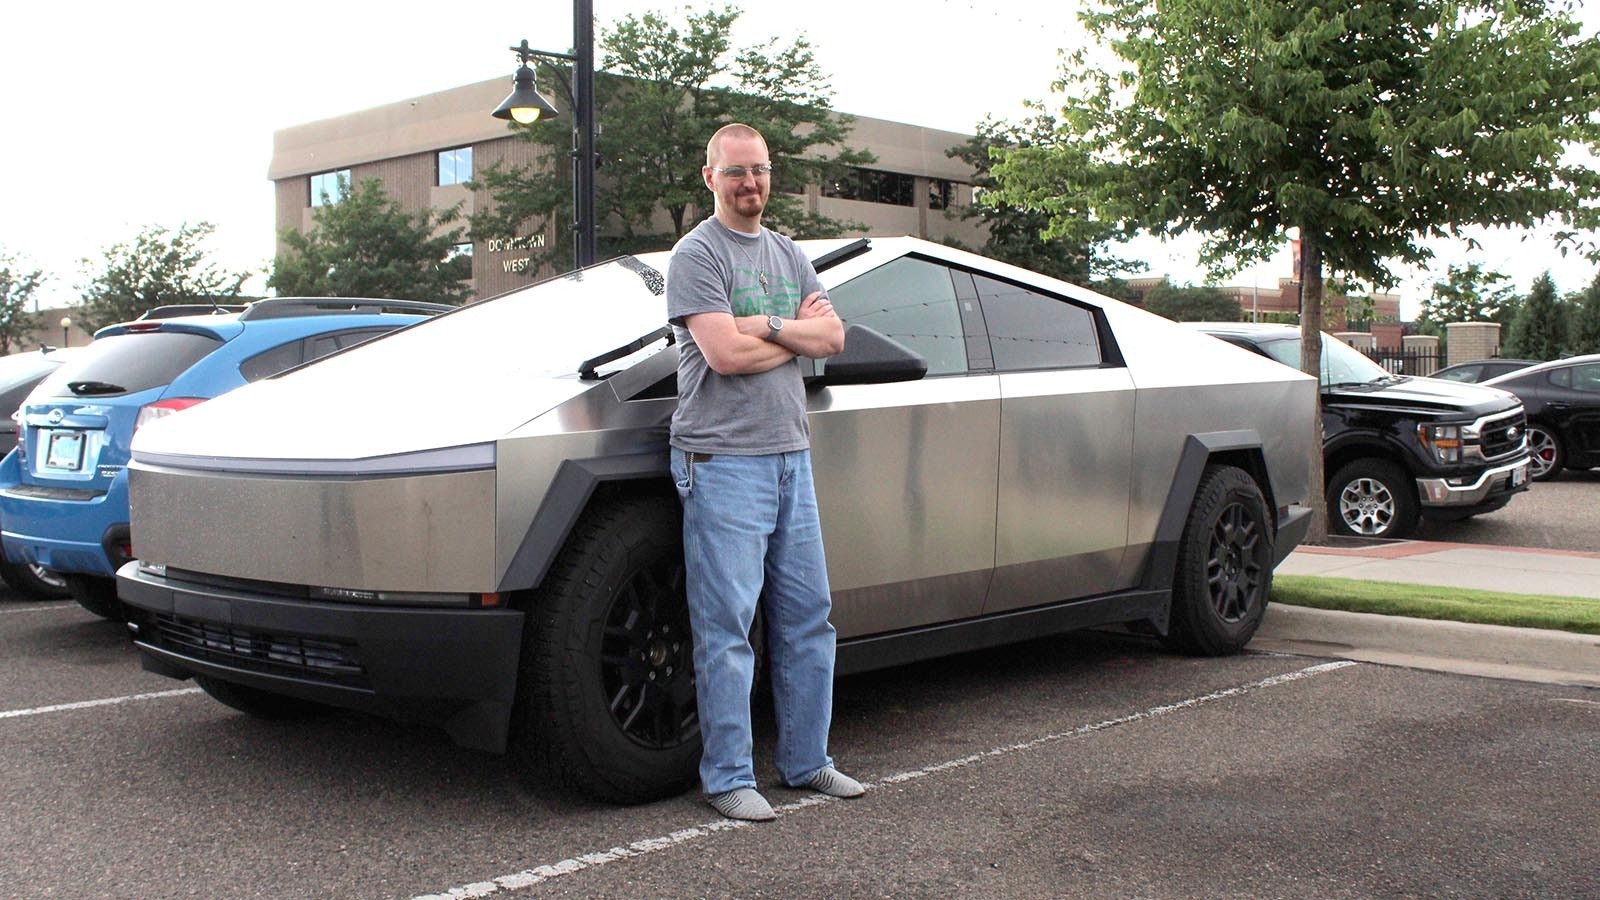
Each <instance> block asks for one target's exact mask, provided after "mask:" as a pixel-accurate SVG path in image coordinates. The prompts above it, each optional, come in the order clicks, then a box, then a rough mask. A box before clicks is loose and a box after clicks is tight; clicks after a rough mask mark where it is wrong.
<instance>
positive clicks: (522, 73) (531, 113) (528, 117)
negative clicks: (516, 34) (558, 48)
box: [494, 41, 556, 125]
mask: <svg viewBox="0 0 1600 900" xmlns="http://www.w3.org/2000/svg"><path fill="white" fill-rule="evenodd" d="M511 51H512V52H513V53H515V54H517V57H518V59H520V60H521V61H522V65H521V66H519V67H518V68H517V74H516V75H515V76H514V77H513V78H512V82H513V83H514V84H515V85H516V87H514V88H513V89H512V91H511V96H509V97H507V98H506V99H505V102H503V103H501V104H500V106H499V107H498V108H497V109H496V110H495V111H494V117H495V118H496V119H510V120H511V121H513V122H516V123H517V124H518V125H532V124H533V123H535V122H537V121H539V120H540V119H541V118H544V117H546V116H553V115H556V108H555V107H554V106H551V105H550V101H549V100H546V99H545V98H544V96H543V95H541V94H540V93H539V86H538V85H537V84H536V83H535V82H534V77H533V69H531V68H529V67H528V61H529V60H530V59H532V58H533V57H535V56H537V55H539V53H538V51H537V50H530V49H528V42H527V41H523V42H522V46H520V47H512V48H511Z"/></svg>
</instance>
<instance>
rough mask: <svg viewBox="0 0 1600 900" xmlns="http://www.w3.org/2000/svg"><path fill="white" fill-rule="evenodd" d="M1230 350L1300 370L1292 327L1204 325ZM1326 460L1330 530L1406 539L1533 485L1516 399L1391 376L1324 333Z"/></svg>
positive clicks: (1523, 422)
mask: <svg viewBox="0 0 1600 900" xmlns="http://www.w3.org/2000/svg"><path fill="white" fill-rule="evenodd" d="M1194 327H1195V328H1197V329H1199V330H1200V331H1204V332H1206V333H1207V334H1210V335H1212V336H1214V337H1217V338H1221V339H1222V340H1224V341H1227V342H1228V343H1230V344H1234V345H1236V346H1239V347H1243V348H1245V349H1246V350H1253V351H1255V352H1256V353H1260V354H1261V355H1263V356H1267V357H1270V358H1272V359H1275V360H1277V361H1278V362H1281V363H1283V364H1285V365H1288V366H1292V367H1294V368H1297V369H1298V368H1299V367H1300V329H1299V328H1298V327H1296V326H1293V325H1260V324H1250V323H1240V322H1203V323H1197V324H1196V325H1194ZM1321 382H1322V441H1323V443H1322V456H1323V474H1324V476H1325V477H1326V479H1327V483H1326V488H1327V497H1328V525H1329V528H1330V529H1331V531H1332V533H1334V534H1342V535H1354V536H1360V537H1380V538H1401V537H1405V536H1406V535H1407V534H1409V533H1410V532H1411V530H1412V529H1413V528H1415V527H1416V525H1417V521H1418V517H1419V516H1427V517H1428V518H1431V519H1445V520H1450V519H1464V518H1467V517H1468V516H1475V515H1479V514H1481V513H1486V512H1492V511H1494V510H1497V509H1499V508H1500V507H1502V506H1505V505H1506V504H1507V503H1508V502H1510V500H1511V498H1512V496H1513V495H1515V494H1517V493H1519V492H1521V491H1525V490H1527V489H1528V446H1527V435H1526V431H1527V421H1526V418H1527V417H1526V416H1525V415H1524V413H1523V409H1522V403H1521V401H1519V400H1518V399H1517V398H1516V397H1515V396H1513V395H1511V394H1508V393H1506V392H1504V391H1499V390H1495V389H1493V388H1485V387H1481V386H1479V385H1476V384H1463V383H1458V382H1454V381H1444V380H1440V379H1434V378H1416V377H1412V376H1408V375H1395V374H1393V373H1391V372H1388V371H1386V370H1385V369H1384V368H1383V367H1382V366H1380V365H1378V364H1377V363H1375V362H1373V361H1372V360H1370V359H1368V358H1367V357H1366V356H1365V355H1364V354H1362V353H1361V351H1359V350H1356V349H1355V348H1354V347H1351V346H1350V345H1348V344H1346V343H1344V342H1343V341H1340V340H1338V339H1337V338H1333V337H1330V336H1328V335H1323V340H1322V378H1321Z"/></svg>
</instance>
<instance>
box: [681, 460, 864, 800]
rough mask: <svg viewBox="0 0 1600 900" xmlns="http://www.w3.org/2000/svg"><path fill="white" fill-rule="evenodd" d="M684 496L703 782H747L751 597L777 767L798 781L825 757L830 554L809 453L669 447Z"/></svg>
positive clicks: (750, 780) (720, 787) (713, 786)
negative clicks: (762, 649) (703, 454)
mask: <svg viewBox="0 0 1600 900" xmlns="http://www.w3.org/2000/svg"><path fill="white" fill-rule="evenodd" d="M672 477H673V480H674V481H676V483H677V486H678V496H679V498H680V499H682V500H683V555H684V562H685V565H686V567H687V569H688V572H687V582H688V592H689V622H690V625H691V626H692V627H693V629H694V672H695V695H696V699H697V700H698V701H699V705H700V735H701V738H702V739H703V742H704V745H705V749H704V751H703V753H702V755H701V757H700V781H701V784H702V785H704V787H705V790H706V793H708V794H720V793H722V792H724V791H731V790H733V789H735V788H741V787H754V786H755V784H756V778H755V768H754V766H753V764H752V762H751V745H752V739H751V734H750V689H751V687H752V685H753V681H754V678H755V652H754V651H753V650H752V649H751V646H750V626H751V623H752V622H753V621H754V619H755V614H756V605H757V603H758V602H760V603H762V604H763V609H764V610H765V615H766V621H767V662H768V665H769V667H770V668H771V671H772V696H773V705H774V708H775V711H776V713H777V719H778V752H777V755H776V762H777V766H778V775H779V777H781V778H782V779H783V781H784V783H786V784H790V785H796V786H798V785H802V784H805V783H806V782H807V781H809V780H811V777H812V776H813V775H815V774H817V773H818V772H820V771H821V770H822V769H824V768H826V767H828V766H831V765H833V760H832V759H830V758H829V757H828V726H829V724H830V722H831V721H832V718H833V656H834V643H835V641H834V630H833V625H832V624H831V623H829V621H828V612H829V610H830V609H831V607H832V598H831V595H830V594H829V592H828V570H827V561H826V559H825V557H824V556H823V552H822V522H821V520H820V519H819V518H818V516H817V498H816V492H815V490H814V489H813V487H812V481H811V452H810V451H809V450H799V451H795V452H792V453H776V454H772V455H768V456H727V455H724V454H717V455H716V456H715V457H713V458H712V459H709V460H701V461H697V462H694V463H693V464H692V465H691V463H690V462H689V458H688V454H687V453H685V452H684V451H682V450H678V449H676V448H674V449H673V451H672Z"/></svg>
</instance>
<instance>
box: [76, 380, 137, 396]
mask: <svg viewBox="0 0 1600 900" xmlns="http://www.w3.org/2000/svg"><path fill="white" fill-rule="evenodd" d="M67 390H69V391H71V392H73V393H74V394H77V395H78V396H79V397H82V396H85V395H88V394H125V393H127V392H128V389H127V388H125V387H123V386H122V385H120V384H112V383H110V382H108V381H69V382H67Z"/></svg>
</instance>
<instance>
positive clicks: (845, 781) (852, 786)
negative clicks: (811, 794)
mask: <svg viewBox="0 0 1600 900" xmlns="http://www.w3.org/2000/svg"><path fill="white" fill-rule="evenodd" d="M800 787H808V788H810V789H812V790H813V791H818V792H821V793H824V794H827V795H828V796H829V797H839V798H841V799H844V800H850V799H853V798H855V797H859V796H861V795H862V794H865V793H866V792H867V789H866V788H864V787H862V786H861V782H859V781H857V780H855V779H854V778H851V777H850V776H849V775H846V774H844V773H843V772H841V771H839V770H838V769H835V768H834V767H833V766H829V767H827V768H826V769H823V770H822V771H821V772H818V773H817V774H815V775H813V776H811V780H810V781H808V782H806V783H805V784H802V785H800Z"/></svg>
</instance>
